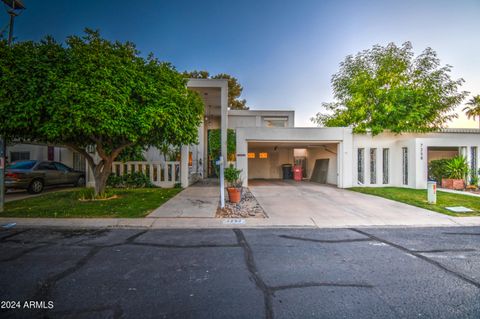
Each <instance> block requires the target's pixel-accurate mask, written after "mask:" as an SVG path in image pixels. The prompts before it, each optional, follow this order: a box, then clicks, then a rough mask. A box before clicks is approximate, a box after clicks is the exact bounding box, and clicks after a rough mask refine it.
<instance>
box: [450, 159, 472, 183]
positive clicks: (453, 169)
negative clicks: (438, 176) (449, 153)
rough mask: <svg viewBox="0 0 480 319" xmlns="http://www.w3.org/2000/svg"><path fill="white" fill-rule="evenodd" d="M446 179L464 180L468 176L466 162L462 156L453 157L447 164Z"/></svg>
mask: <svg viewBox="0 0 480 319" xmlns="http://www.w3.org/2000/svg"><path fill="white" fill-rule="evenodd" d="M446 169H447V177H448V178H454V179H465V178H466V177H467V175H468V171H469V168H468V162H467V159H466V158H465V157H463V156H455V157H454V158H452V159H450V160H449V161H448V162H447V166H446Z"/></svg>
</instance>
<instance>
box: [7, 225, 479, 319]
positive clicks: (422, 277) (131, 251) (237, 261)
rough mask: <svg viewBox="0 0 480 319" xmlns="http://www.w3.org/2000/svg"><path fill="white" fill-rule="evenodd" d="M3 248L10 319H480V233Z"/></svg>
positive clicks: (128, 233)
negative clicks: (414, 318) (40, 318)
mask: <svg viewBox="0 0 480 319" xmlns="http://www.w3.org/2000/svg"><path fill="white" fill-rule="evenodd" d="M0 241H1V245H0V251H1V255H0V257H1V272H0V287H1V288H0V289H1V294H0V295H1V300H2V309H1V313H0V317H3V318H32V317H33V318H35V317H42V318H43V317H48V318H413V317H417V318H479V317H480V251H479V249H480V248H479V247H480V246H479V244H480V228H479V227H449V228H447V227H438V228H402V229H400V228H383V229H379V228H357V229H242V230H239V229H232V230H229V229H222V230H215V229H210V230H142V229H101V230H98V229H97V230H67V229H12V230H2V231H1V232H0ZM30 301H34V302H33V303H30ZM25 302H27V303H25ZM13 307H15V308H16V309H12V308H13ZM6 308H10V309H6Z"/></svg>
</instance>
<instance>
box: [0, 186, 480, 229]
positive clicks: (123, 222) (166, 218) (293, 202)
mask: <svg viewBox="0 0 480 319" xmlns="http://www.w3.org/2000/svg"><path fill="white" fill-rule="evenodd" d="M250 190H251V191H252V193H253V194H254V195H255V196H256V198H257V200H258V201H259V203H260V205H262V207H263V208H264V210H265V211H266V213H267V214H268V216H269V218H247V219H220V218H215V212H216V209H217V206H218V200H219V189H218V186H212V185H202V186H192V187H189V188H187V189H185V190H184V191H182V192H180V193H179V194H178V195H177V196H175V197H174V198H172V199H171V200H169V201H168V202H167V203H165V204H164V205H162V206H161V207H159V208H157V209H156V210H155V211H153V212H152V213H151V214H150V215H149V216H148V217H147V218H16V217H12V218H9V217H3V218H0V225H5V224H7V223H11V222H13V223H16V227H61V228H151V229H182V228H192V229H200V228H345V227H394V226H397V227H429V226H430V227H443V226H480V217H451V216H447V215H443V214H438V213H435V212H432V211H429V210H425V209H421V208H417V207H413V206H409V205H406V204H402V203H399V202H395V201H391V200H388V199H384V198H381V197H376V196H371V195H366V194H361V193H356V192H352V191H348V190H343V189H338V188H335V187H331V186H325V185H319V184H315V183H307V182H302V183H299V184H293V182H290V183H288V182H287V183H285V182H278V183H273V184H272V183H268V182H263V183H252V184H251V186H250ZM0 216H1V215H0Z"/></svg>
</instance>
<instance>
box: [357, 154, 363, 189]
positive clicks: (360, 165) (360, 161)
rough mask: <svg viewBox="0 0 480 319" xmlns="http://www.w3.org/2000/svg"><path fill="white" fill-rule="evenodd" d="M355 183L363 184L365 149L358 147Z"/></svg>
mask: <svg viewBox="0 0 480 319" xmlns="http://www.w3.org/2000/svg"><path fill="white" fill-rule="evenodd" d="M357 183H358V184H360V185H364V184H365V149H364V148H359V149H358V150H357Z"/></svg>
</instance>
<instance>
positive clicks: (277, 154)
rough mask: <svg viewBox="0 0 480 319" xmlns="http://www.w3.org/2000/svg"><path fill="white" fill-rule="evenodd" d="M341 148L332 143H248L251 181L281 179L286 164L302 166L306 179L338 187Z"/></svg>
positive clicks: (304, 178) (337, 144) (249, 176)
mask: <svg viewBox="0 0 480 319" xmlns="http://www.w3.org/2000/svg"><path fill="white" fill-rule="evenodd" d="M338 147H339V143H332V142H328V143H327V142H321V141H317V142H308V143H305V142H302V141H296V142H286V141H280V142H279V141H250V142H248V154H247V158H248V179H249V180H250V181H255V180H281V179H283V170H282V166H283V165H291V166H292V167H293V166H299V167H302V171H303V180H311V181H313V182H318V183H321V184H330V185H337V184H338V180H337V178H338V170H337V167H338V163H337V161H338V157H337V153H338Z"/></svg>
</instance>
